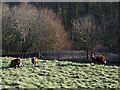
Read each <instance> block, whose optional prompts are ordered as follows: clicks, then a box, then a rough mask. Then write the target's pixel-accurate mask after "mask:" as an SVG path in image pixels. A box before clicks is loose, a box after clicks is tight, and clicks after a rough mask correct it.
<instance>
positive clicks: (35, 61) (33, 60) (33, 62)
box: [31, 57, 38, 66]
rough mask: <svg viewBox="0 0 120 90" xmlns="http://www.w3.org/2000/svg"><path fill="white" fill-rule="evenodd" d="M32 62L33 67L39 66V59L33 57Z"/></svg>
mask: <svg viewBox="0 0 120 90" xmlns="http://www.w3.org/2000/svg"><path fill="white" fill-rule="evenodd" d="M31 62H32V64H33V66H36V65H37V64H38V58H37V57H32V58H31Z"/></svg>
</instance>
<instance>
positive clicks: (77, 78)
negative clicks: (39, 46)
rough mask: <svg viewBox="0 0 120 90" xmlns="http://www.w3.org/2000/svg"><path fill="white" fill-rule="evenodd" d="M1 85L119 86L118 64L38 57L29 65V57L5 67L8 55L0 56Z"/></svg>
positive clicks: (37, 86)
mask: <svg viewBox="0 0 120 90" xmlns="http://www.w3.org/2000/svg"><path fill="white" fill-rule="evenodd" d="M0 59H2V66H3V67H6V68H3V69H1V70H2V73H1V74H0V76H1V79H2V82H0V89H2V88H120V82H119V77H118V74H119V73H120V71H119V69H120V66H107V65H102V64H101V65H97V64H95V65H91V64H90V63H73V62H67V61H55V60H54V61H50V60H49V61H48V60H39V65H38V66H37V67H33V66H32V64H31V62H30V60H29V59H23V63H24V66H23V67H20V68H17V69H15V68H7V66H9V64H10V61H11V60H12V59H13V58H12V57H4V58H3V57H0Z"/></svg>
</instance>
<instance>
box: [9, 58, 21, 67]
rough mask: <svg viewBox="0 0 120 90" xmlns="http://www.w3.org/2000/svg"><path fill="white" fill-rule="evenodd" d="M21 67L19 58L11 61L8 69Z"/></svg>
mask: <svg viewBox="0 0 120 90" xmlns="http://www.w3.org/2000/svg"><path fill="white" fill-rule="evenodd" d="M21 65H22V60H21V59H20V58H16V59H14V60H12V61H11V63H10V67H15V68H16V67H20V66H21Z"/></svg>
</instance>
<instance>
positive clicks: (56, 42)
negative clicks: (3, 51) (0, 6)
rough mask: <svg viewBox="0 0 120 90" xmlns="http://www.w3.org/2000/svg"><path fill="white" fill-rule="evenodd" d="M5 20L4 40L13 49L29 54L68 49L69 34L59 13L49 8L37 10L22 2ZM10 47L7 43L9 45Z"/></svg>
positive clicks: (11, 10)
mask: <svg viewBox="0 0 120 90" xmlns="http://www.w3.org/2000/svg"><path fill="white" fill-rule="evenodd" d="M7 15H8V16H5V20H4V19H3V22H4V23H3V29H4V32H3V34H4V37H6V39H5V38H4V39H3V42H5V41H7V43H6V42H5V44H6V45H8V47H9V48H8V49H9V50H10V51H13V52H14V51H15V52H21V53H26V52H28V51H32V52H33V51H38V50H39V48H42V50H44V51H48V50H68V49H69V48H70V45H71V44H70V42H69V40H68V39H69V37H68V34H67V33H66V32H65V30H64V26H63V25H62V23H61V20H60V19H58V17H57V15H56V14H55V13H54V12H53V11H52V10H48V9H40V10H38V9H36V8H35V7H33V6H32V5H30V4H28V3H21V4H20V5H18V6H15V7H13V8H11V9H10V10H9V13H7ZM5 48H6V46H5Z"/></svg>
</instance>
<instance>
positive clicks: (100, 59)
mask: <svg viewBox="0 0 120 90" xmlns="http://www.w3.org/2000/svg"><path fill="white" fill-rule="evenodd" d="M91 59H92V61H93V62H103V63H106V60H107V58H106V57H105V56H103V55H101V54H99V55H95V54H91Z"/></svg>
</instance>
